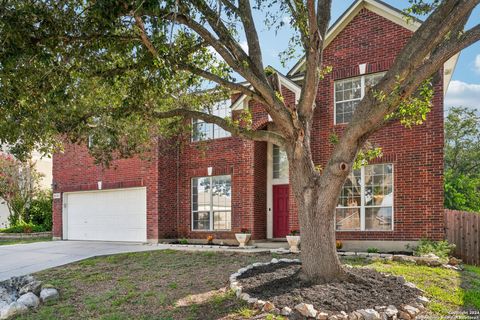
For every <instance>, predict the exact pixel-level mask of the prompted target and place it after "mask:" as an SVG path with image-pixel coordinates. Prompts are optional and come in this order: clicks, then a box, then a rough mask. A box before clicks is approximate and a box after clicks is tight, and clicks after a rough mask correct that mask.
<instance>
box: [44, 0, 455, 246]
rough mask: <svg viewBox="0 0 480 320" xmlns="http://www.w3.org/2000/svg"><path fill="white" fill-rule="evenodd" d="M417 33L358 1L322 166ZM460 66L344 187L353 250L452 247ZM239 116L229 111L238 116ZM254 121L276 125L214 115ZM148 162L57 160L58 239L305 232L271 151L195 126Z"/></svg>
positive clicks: (289, 89) (336, 59)
mask: <svg viewBox="0 0 480 320" xmlns="http://www.w3.org/2000/svg"><path fill="white" fill-rule="evenodd" d="M419 25H420V22H419V21H417V20H415V19H412V20H409V21H407V20H406V19H405V18H404V16H403V15H402V13H401V12H399V11H398V10H397V9H395V8H392V7H390V6H388V5H386V4H384V3H382V2H380V1H376V0H361V1H357V2H355V3H354V4H353V5H352V6H351V7H350V8H349V9H348V10H347V11H346V12H345V13H344V14H343V15H342V16H341V17H340V18H339V19H338V21H337V22H336V23H335V24H334V25H333V26H332V27H331V28H330V29H329V31H328V35H327V39H326V49H325V52H324V59H325V64H326V65H329V66H332V67H333V72H331V73H330V74H328V75H327V76H326V77H325V78H324V79H323V80H322V81H321V82H320V84H319V91H318V97H317V108H316V110H315V116H314V128H313V132H312V150H313V158H314V162H315V164H318V165H324V164H325V163H326V161H327V160H328V157H329V154H330V152H331V151H332V144H331V143H330V141H329V140H330V136H331V135H332V134H333V133H335V134H338V135H341V133H342V130H343V128H344V127H345V124H346V123H348V121H349V119H350V118H351V115H352V114H353V111H354V109H355V106H356V103H358V101H360V100H361V98H362V97H363V94H364V92H365V90H367V87H368V86H369V85H372V84H374V83H375V82H376V81H378V79H379V78H380V77H381V76H382V74H383V73H384V72H385V71H387V70H388V68H389V67H390V66H391V65H392V63H393V61H394V59H395V57H396V55H397V54H398V52H399V51H400V50H401V49H402V47H403V46H404V45H405V43H406V42H407V41H408V39H409V38H410V37H411V35H412V33H413V32H414V31H415V30H416V29H417V28H418V26H419ZM455 62H456V57H455V58H452V59H451V60H450V61H448V62H447V63H446V64H445V66H444V68H443V70H440V71H439V74H438V77H436V79H439V80H437V81H436V82H437V83H435V96H434V100H433V107H432V111H431V112H430V113H429V115H428V119H427V121H426V122H425V123H424V124H422V125H419V126H415V127H413V128H411V129H407V128H404V127H403V126H401V125H400V124H399V123H398V122H392V123H391V124H389V125H388V126H387V127H385V128H383V129H382V130H381V131H379V132H378V133H376V134H375V135H374V137H372V138H371V139H370V142H371V143H372V144H374V145H375V146H379V147H381V148H382V150H383V156H382V157H381V158H378V159H376V160H375V161H373V162H372V163H370V164H369V165H368V166H366V167H364V168H362V169H361V170H356V171H355V172H353V173H352V175H351V177H350V178H349V179H347V182H346V183H345V186H344V188H343V191H342V195H341V197H340V199H339V204H338V208H337V211H336V226H337V238H338V239H342V240H344V242H345V244H346V245H349V244H350V245H357V246H364V247H365V246H376V247H385V246H389V247H391V248H394V247H395V248H397V249H403V247H404V245H405V244H406V243H409V242H412V241H417V240H419V239H421V238H430V239H436V240H438V239H443V237H444V221H443V98H444V93H445V91H446V88H447V86H448V83H449V81H450V78H451V74H452V72H453V68H454V65H455ZM302 76H303V61H299V62H298V63H297V64H296V65H295V66H294V68H293V69H292V70H291V71H290V72H289V73H288V74H287V75H285V76H283V75H280V76H279V79H280V84H281V90H282V93H283V95H284V98H285V100H286V101H287V103H290V104H293V103H295V101H296V100H297V99H298V98H299V93H300V90H301V84H302ZM230 107H231V108H230ZM243 108H250V109H251V110H252V113H253V126H254V128H255V129H256V130H268V128H269V125H270V122H269V116H268V115H267V114H266V113H265V112H264V111H263V110H262V108H261V106H260V105H259V104H258V103H256V102H255V101H249V100H248V99H247V98H246V97H244V96H240V97H239V96H235V99H233V104H231V103H230V102H221V103H219V104H218V105H217V106H216V108H215V112H216V113H217V114H218V115H222V116H227V115H230V113H233V117H235V115H236V114H238V112H241V110H243ZM155 141H156V148H155V150H153V151H152V152H151V154H150V155H149V157H148V159H149V160H142V159H140V158H133V159H125V160H118V161H115V162H114V163H113V164H112V166H111V168H109V169H104V168H102V167H99V166H96V165H94V162H93V159H92V158H91V157H90V156H89V154H88V149H87V147H86V146H79V145H67V146H66V148H65V151H64V152H63V153H59V154H56V155H55V156H54V158H53V180H54V183H53V186H54V192H55V197H54V198H55V199H54V231H53V232H54V236H55V237H57V238H62V239H76V240H112V241H149V242H157V241H159V240H160V241H162V240H163V239H176V238H183V237H187V238H191V239H206V237H207V236H208V235H214V237H215V238H216V239H224V240H229V239H234V234H235V233H236V232H239V231H240V229H242V228H247V229H249V230H250V231H251V233H252V239H254V240H262V239H278V238H283V237H284V236H285V235H286V234H287V233H288V232H289V230H291V229H296V228H298V221H297V212H296V208H295V203H294V200H293V197H292V195H291V192H290V189H289V184H288V183H289V182H288V181H289V178H288V175H289V173H288V162H287V159H286V157H285V154H284V153H283V152H282V150H280V148H278V147H277V146H274V145H272V144H268V143H264V142H253V141H249V140H243V139H239V138H234V137H231V136H230V135H229V134H228V133H227V132H225V131H223V130H222V129H221V128H219V127H217V126H215V125H212V124H206V123H203V122H201V121H193V133H192V136H191V139H190V140H189V141H186V143H184V144H183V146H182V147H181V148H177V147H173V146H171V145H169V144H168V143H167V142H164V141H162V140H161V139H155Z"/></svg>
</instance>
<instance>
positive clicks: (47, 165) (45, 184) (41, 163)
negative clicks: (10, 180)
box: [0, 151, 52, 229]
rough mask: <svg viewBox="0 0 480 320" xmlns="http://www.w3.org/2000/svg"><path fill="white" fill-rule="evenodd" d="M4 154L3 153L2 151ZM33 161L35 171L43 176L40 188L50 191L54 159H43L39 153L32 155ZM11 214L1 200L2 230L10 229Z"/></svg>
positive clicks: (0, 224) (0, 223)
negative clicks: (9, 218) (9, 219)
mask: <svg viewBox="0 0 480 320" xmlns="http://www.w3.org/2000/svg"><path fill="white" fill-rule="evenodd" d="M0 152H2V151H0ZM32 161H34V162H35V169H36V170H37V171H38V172H39V173H41V174H42V178H41V180H40V187H41V188H42V189H50V188H51V187H52V159H51V158H48V157H42V156H41V155H40V154H39V153H38V152H34V153H33V154H32ZM9 215H10V212H9V211H8V207H7V205H6V204H5V201H4V200H3V199H1V198H0V229H3V228H6V227H8V217H9Z"/></svg>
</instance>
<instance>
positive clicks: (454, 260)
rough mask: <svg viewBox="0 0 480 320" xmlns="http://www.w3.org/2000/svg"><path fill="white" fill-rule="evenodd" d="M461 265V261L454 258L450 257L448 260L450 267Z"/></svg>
mask: <svg viewBox="0 0 480 320" xmlns="http://www.w3.org/2000/svg"><path fill="white" fill-rule="evenodd" d="M461 263H462V260H460V259H458V258H455V257H450V258H449V259H448V264H449V265H451V266H457V265H459V264H461Z"/></svg>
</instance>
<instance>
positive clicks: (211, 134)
mask: <svg viewBox="0 0 480 320" xmlns="http://www.w3.org/2000/svg"><path fill="white" fill-rule="evenodd" d="M204 112H208V110H204ZM208 113H211V114H213V115H215V116H218V117H221V118H227V117H230V116H231V113H232V112H231V110H230V100H224V101H219V102H217V103H216V104H215V105H213V106H212V108H211V110H210V112H208ZM230 136H231V134H230V132H228V131H225V130H223V129H222V128H221V127H219V126H217V125H216V124H213V123H207V122H205V121H203V120H200V119H193V120H192V141H194V142H195V141H203V140H212V139H219V138H225V137H230Z"/></svg>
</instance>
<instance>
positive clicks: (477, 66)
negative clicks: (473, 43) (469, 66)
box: [475, 54, 480, 73]
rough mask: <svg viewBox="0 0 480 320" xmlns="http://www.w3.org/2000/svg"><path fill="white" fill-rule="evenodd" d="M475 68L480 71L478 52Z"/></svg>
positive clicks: (479, 55)
mask: <svg viewBox="0 0 480 320" xmlns="http://www.w3.org/2000/svg"><path fill="white" fill-rule="evenodd" d="M475 69H477V72H479V73H480V54H477V57H476V58H475Z"/></svg>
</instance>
